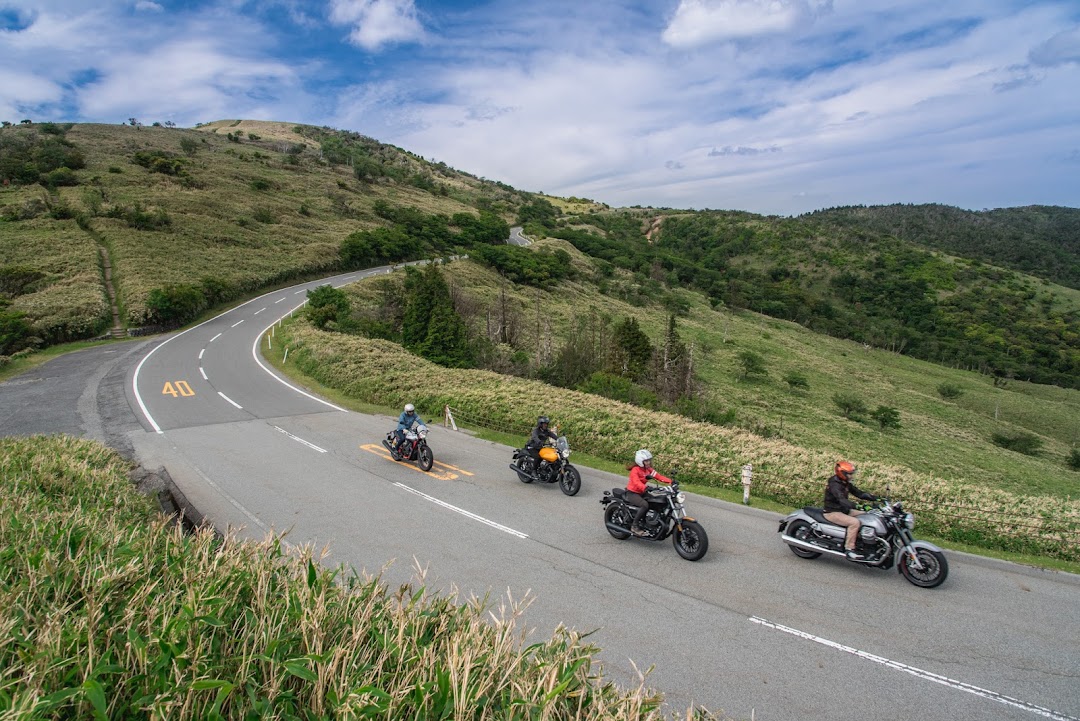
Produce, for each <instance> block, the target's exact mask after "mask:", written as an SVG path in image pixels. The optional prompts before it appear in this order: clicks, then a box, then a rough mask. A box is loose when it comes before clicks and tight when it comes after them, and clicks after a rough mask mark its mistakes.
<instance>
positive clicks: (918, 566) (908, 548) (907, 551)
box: [898, 530, 924, 571]
mask: <svg viewBox="0 0 1080 721" xmlns="http://www.w3.org/2000/svg"><path fill="white" fill-rule="evenodd" d="M898 535H899V536H900V540H901V541H903V542H904V543H903V545H902V546H901V547H900V558H901V559H904V556H905V555H907V556H909V557H910V558H911V561H910V563H911V565H912V566H914V567H915V570H917V571H922V570H924V567H923V564H922V561H920V560H919V554H917V553H915V549H914V548H913V547H912V545H911V542H912V540H913V539H912V538H911V536H910V533H909V532H908V531H906V530H904V531H900V533H899V534H898ZM903 562H904V563H908V561H907V560H906V559H905V560H904V561H903Z"/></svg>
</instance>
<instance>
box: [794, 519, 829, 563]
mask: <svg viewBox="0 0 1080 721" xmlns="http://www.w3.org/2000/svg"><path fill="white" fill-rule="evenodd" d="M812 534H813V531H812V530H811V528H810V524H809V523H807V522H806V521H795V522H794V523H792V524H791V526H790V527H789V528H788V535H789V536H791V537H792V538H797V539H799V540H800V541H807V542H809V541H808V539H809V537H810V536H811V535H812ZM788 548H790V549H791V552H792V553H794V554H795V555H796V556H798V557H799V558H817V557H818V556H820V555H821V554H820V553H818V552H817V551H807V550H806V549H805V548H799V547H798V546H788Z"/></svg>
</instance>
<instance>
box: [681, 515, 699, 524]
mask: <svg viewBox="0 0 1080 721" xmlns="http://www.w3.org/2000/svg"><path fill="white" fill-rule="evenodd" d="M682 521H693V522H694V523H697V519H696V518H691V517H690V516H683V517H682ZM682 521H679V522H680V523H682Z"/></svg>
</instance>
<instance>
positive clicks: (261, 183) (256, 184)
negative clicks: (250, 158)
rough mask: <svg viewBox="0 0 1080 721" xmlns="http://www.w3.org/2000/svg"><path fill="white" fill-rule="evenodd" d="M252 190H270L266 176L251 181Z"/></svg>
mask: <svg viewBox="0 0 1080 721" xmlns="http://www.w3.org/2000/svg"><path fill="white" fill-rule="evenodd" d="M251 189H252V190H270V181H269V180H267V179H266V178H255V179H254V180H252V181H251Z"/></svg>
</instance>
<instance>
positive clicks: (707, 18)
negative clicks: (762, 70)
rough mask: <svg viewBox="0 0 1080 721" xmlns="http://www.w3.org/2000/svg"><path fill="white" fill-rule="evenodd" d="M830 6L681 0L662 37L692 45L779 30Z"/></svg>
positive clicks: (818, 1)
mask: <svg viewBox="0 0 1080 721" xmlns="http://www.w3.org/2000/svg"><path fill="white" fill-rule="evenodd" d="M831 7H832V1H831V0H681V2H680V3H679V7H678V8H676V10H675V15H674V17H673V18H672V19H671V22H670V24H669V25H668V26H667V28H665V29H664V32H663V34H662V35H661V38H662V39H663V41H664V42H665V43H667V44H668V45H672V46H674V47H693V46H697V45H703V44H705V43H709V42H713V41H717V40H730V39H733V38H745V37H752V36H756V35H765V34H772V33H782V32H787V31H789V30H793V29H795V28H796V27H798V26H799V25H800V24H801V23H806V22H809V21H811V20H812V19H813V17H814V16H815V15H816V14H818V13H822V12H825V11H827V10H829V9H830V8H831Z"/></svg>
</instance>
